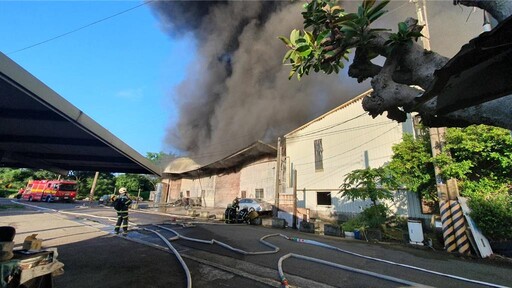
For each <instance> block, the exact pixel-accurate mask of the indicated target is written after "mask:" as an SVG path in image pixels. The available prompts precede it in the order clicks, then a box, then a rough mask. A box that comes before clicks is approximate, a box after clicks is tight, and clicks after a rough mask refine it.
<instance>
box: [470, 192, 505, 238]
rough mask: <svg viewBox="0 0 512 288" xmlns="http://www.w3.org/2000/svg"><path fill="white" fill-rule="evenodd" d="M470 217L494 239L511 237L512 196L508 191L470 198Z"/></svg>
mask: <svg viewBox="0 0 512 288" xmlns="http://www.w3.org/2000/svg"><path fill="white" fill-rule="evenodd" d="M469 206H470V208H471V218H473V220H474V221H475V223H476V225H477V226H478V228H480V230H482V233H483V234H484V235H485V236H486V237H488V238H490V239H491V240H494V241H500V240H510V239H512V227H510V225H509V224H507V223H512V197H511V196H510V195H509V194H508V193H500V194H493V195H486V196H485V197H474V198H472V199H470V201H469Z"/></svg>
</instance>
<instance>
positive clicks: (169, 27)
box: [150, 1, 475, 164]
mask: <svg viewBox="0 0 512 288" xmlns="http://www.w3.org/2000/svg"><path fill="white" fill-rule="evenodd" d="M445 2H446V1H445ZM449 2H451V1H449ZM303 3H304V2H300V1H299V2H288V1H154V2H151V3H150V5H151V6H152V8H153V10H154V11H155V13H156V15H157V17H159V18H160V20H161V21H162V23H163V24H162V26H163V27H164V29H165V30H166V32H167V33H169V35H171V36H172V37H180V35H192V36H193V37H194V39H195V41H196V45H197V47H198V48H197V57H196V59H195V60H194V63H193V64H192V65H191V66H190V67H189V69H188V71H187V73H186V78H185V80H184V81H183V82H182V83H181V84H180V85H179V86H178V87H177V88H176V90H175V91H173V93H172V94H173V97H174V99H173V100H174V101H175V104H176V105H177V107H178V109H179V120H178V122H177V123H170V125H169V128H168V132H167V136H166V142H167V143H168V144H169V145H170V146H172V147H175V148H177V149H179V150H182V151H184V152H187V153H188V154H189V155H190V156H192V157H193V158H194V159H196V161H198V162H199V163H203V164H204V163H209V162H211V161H214V160H218V159H221V158H222V157H224V156H226V155H228V154H230V153H232V152H235V151H237V150H239V149H242V148H244V147H245V146H247V145H248V144H250V143H252V142H254V141H256V140H263V141H264V142H267V143H271V144H272V143H275V142H276V139H277V137H278V136H282V135H284V134H286V133H288V132H290V131H292V130H293V129H295V128H297V127H299V126H300V125H302V124H304V123H306V122H308V121H310V120H311V119H313V118H314V117H316V116H318V115H320V114H323V113H325V112H327V111H328V110H330V109H332V108H334V107H336V106H338V105H341V104H342V103H344V102H346V101H348V100H350V99H351V98H353V97H355V96H357V95H358V94H360V93H361V92H364V91H366V90H367V89H368V88H369V83H367V82H366V83H363V84H358V83H357V82H356V81H355V80H353V79H349V78H348V77H347V76H346V74H347V73H346V72H341V73H340V74H339V75H325V74H313V75H309V76H307V77H304V78H302V80H301V81H297V80H296V79H292V80H288V73H289V71H290V67H289V66H285V65H283V64H282V62H281V61H282V57H283V55H284V54H285V52H286V48H285V47H284V45H283V44H282V42H281V41H280V40H278V39H277V36H280V35H284V36H288V35H289V33H290V31H291V30H292V29H294V28H295V29H300V28H301V27H302V21H303V19H302V16H301V14H300V12H301V11H302V10H301V9H302V5H303ZM359 4H360V3H359V2H358V1H346V2H345V4H343V5H344V7H346V10H347V11H355V10H354V9H355V8H356V7H357V5H359ZM445 6H447V7H448V8H447V9H443V11H444V10H449V9H453V10H452V11H454V12H455V13H457V12H458V13H459V14H460V13H462V12H461V9H460V8H457V7H453V6H451V5H445ZM388 10H389V11H390V15H389V16H386V17H388V18H387V19H386V20H387V21H389V25H387V28H392V29H394V30H396V25H397V24H396V23H398V20H399V21H403V20H405V16H415V15H416V14H415V10H414V4H410V3H409V1H394V2H392V3H391V4H390V5H389V7H388ZM438 10H439V9H438ZM440 14H441V13H436V15H435V17H438V16H440ZM464 15H465V16H467V10H466V12H464ZM465 16H463V20H461V21H462V22H463V21H464V20H465V18H464V17H465ZM473 18H475V17H473ZM459 19H460V16H459ZM444 20H446V21H448V20H449V18H446V19H444ZM463 24H464V23H463ZM449 28H450V29H451V28H453V27H449ZM442 29H445V30H447V29H446V27H443V28H442ZM434 34H435V33H433V31H431V36H433V35H434ZM467 40H469V39H468V38H467V37H466V38H465V39H464V40H463V41H467ZM452 41H453V38H452ZM433 48H435V45H434V44H433ZM458 48H460V45H458V46H456V47H455V50H454V52H450V53H452V54H453V53H455V52H456V51H457V50H458ZM312 149H313V148H312Z"/></svg>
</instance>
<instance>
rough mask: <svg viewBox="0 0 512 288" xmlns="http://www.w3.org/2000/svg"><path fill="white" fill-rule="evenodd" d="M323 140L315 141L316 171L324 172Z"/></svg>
mask: <svg viewBox="0 0 512 288" xmlns="http://www.w3.org/2000/svg"><path fill="white" fill-rule="evenodd" d="M323 154H324V148H323V147H322V139H316V140H315V171H323V170H324V161H323Z"/></svg>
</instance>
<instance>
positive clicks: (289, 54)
mask: <svg viewBox="0 0 512 288" xmlns="http://www.w3.org/2000/svg"><path fill="white" fill-rule="evenodd" d="M292 53H293V50H288V52H286V54H285V55H284V57H283V64H284V63H286V61H287V60H288V59H289V58H290V56H291V55H292Z"/></svg>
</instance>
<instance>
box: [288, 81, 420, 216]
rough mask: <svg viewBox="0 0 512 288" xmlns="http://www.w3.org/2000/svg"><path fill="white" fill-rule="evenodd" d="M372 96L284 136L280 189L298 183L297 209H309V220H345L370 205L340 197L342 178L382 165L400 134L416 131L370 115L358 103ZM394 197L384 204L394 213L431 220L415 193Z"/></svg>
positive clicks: (353, 102)
mask: <svg viewBox="0 0 512 288" xmlns="http://www.w3.org/2000/svg"><path fill="white" fill-rule="evenodd" d="M370 92H371V90H370V91H367V92H365V93H363V94H361V95H359V96H357V97H355V98H354V99H352V100H350V101H348V102H346V103H345V104H343V105H341V106H338V107H336V108H335V109H333V110H331V111H329V112H327V113H325V114H324V115H322V116H320V117H318V118H316V119H314V120H312V121H310V122H309V123H307V124H305V125H303V126H301V127H299V128H297V129H295V130H293V131H291V132H290V133H288V134H286V135H285V136H284V142H285V143H284V145H283V146H284V149H283V150H284V151H283V161H286V169H285V170H286V172H284V173H283V178H284V180H283V181H282V183H281V185H282V186H283V187H282V189H281V190H280V191H283V192H284V191H286V193H284V194H287V193H288V194H289V193H291V192H290V191H292V189H293V188H292V187H293V184H294V183H295V181H296V189H297V192H296V193H297V196H296V197H297V208H299V210H300V208H303V210H304V209H305V210H308V214H309V216H310V217H314V218H323V219H330V220H333V219H334V218H337V219H341V220H343V218H345V217H343V216H347V217H350V216H352V215H353V214H356V213H359V212H361V211H362V210H363V209H364V208H366V207H367V206H369V205H370V201H357V200H356V201H351V200H349V199H345V198H343V197H341V194H340V193H339V189H340V185H341V184H342V183H343V179H344V178H345V176H346V174H347V173H349V172H351V171H353V170H356V169H364V168H368V167H371V168H377V167H380V166H382V165H384V164H386V162H388V161H390V160H391V156H392V154H393V152H392V148H391V147H392V146H393V145H394V144H397V143H399V142H401V140H402V135H403V134H404V133H411V134H412V133H414V130H413V124H412V121H411V120H410V119H409V120H408V121H406V122H404V123H397V122H396V121H392V120H390V119H388V118H386V117H377V118H372V117H370V116H369V115H368V114H367V113H366V112H365V111H364V110H363V108H362V105H361V101H362V99H363V98H364V97H365V96H366V95H368V94H369V93H370ZM295 171H296V173H295ZM295 175H296V179H294V178H295ZM395 195H396V196H395V199H394V200H393V201H388V202H386V204H387V205H388V207H390V209H391V210H392V212H394V213H395V214H398V215H403V216H409V217H423V218H427V217H429V216H427V215H422V214H421V209H420V205H419V203H420V201H419V199H418V197H417V196H416V195H415V194H413V193H406V192H397V193H395ZM408 206H409V207H408Z"/></svg>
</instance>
